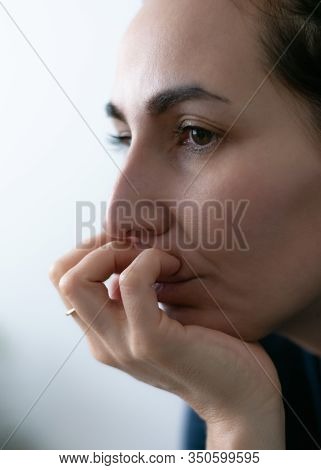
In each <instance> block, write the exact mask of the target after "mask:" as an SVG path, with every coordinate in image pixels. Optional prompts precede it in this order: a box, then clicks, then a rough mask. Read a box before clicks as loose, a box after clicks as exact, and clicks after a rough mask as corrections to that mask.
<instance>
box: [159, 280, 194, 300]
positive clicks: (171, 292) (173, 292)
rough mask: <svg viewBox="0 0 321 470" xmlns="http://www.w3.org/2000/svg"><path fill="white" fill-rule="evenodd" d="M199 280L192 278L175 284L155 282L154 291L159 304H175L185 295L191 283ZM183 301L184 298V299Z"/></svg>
mask: <svg viewBox="0 0 321 470" xmlns="http://www.w3.org/2000/svg"><path fill="white" fill-rule="evenodd" d="M195 279H197V278H196V277H191V278H188V279H185V280H181V281H174V282H155V283H154V289H155V292H156V295H157V300H158V301H159V302H168V303H171V302H174V301H177V300H178V298H179V297H180V296H183V295H184V290H186V288H188V287H189V285H190V283H191V282H192V281H194V280H195ZM182 300H183V297H182Z"/></svg>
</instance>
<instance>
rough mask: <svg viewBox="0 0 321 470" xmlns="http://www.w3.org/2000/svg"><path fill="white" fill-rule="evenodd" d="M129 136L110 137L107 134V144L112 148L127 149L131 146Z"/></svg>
mask: <svg viewBox="0 0 321 470" xmlns="http://www.w3.org/2000/svg"><path fill="white" fill-rule="evenodd" d="M131 139H132V138H131V135H129V134H120V135H112V134H109V135H108V136H107V142H108V143H109V144H110V145H112V146H114V147H123V146H126V147H129V146H130V144H131Z"/></svg>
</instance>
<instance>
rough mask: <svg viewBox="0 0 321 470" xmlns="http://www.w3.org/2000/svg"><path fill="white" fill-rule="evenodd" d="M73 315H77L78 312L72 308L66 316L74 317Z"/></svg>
mask: <svg viewBox="0 0 321 470" xmlns="http://www.w3.org/2000/svg"><path fill="white" fill-rule="evenodd" d="M73 313H76V310H75V309H74V308H71V309H70V310H68V312H66V315H67V316H69V315H72V314H73Z"/></svg>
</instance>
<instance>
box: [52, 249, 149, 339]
mask: <svg viewBox="0 0 321 470" xmlns="http://www.w3.org/2000/svg"><path fill="white" fill-rule="evenodd" d="M140 251H141V250H139V249H137V248H135V247H133V246H132V245H130V244H129V243H123V242H115V241H114V242H110V243H108V244H107V245H104V246H102V247H99V248H97V249H96V250H94V251H92V252H91V253H89V254H88V255H87V256H86V257H85V258H83V259H82V260H81V261H80V262H79V263H78V264H77V265H76V266H74V267H73V268H72V269H70V270H69V271H68V272H67V273H66V274H65V275H64V276H63V277H62V278H61V280H60V282H59V289H60V291H61V292H62V295H63V296H64V297H65V298H67V300H68V301H69V302H70V303H71V304H72V305H73V307H74V308H75V309H76V311H77V313H78V314H79V316H80V317H81V318H82V320H84V321H85V322H86V323H87V324H91V325H92V326H93V328H94V329H95V331H97V333H99V334H100V335H104V334H105V332H106V331H107V330H114V329H115V325H116V324H118V323H119V320H121V319H124V318H125V313H124V311H123V306H122V303H121V302H119V301H116V300H112V299H111V298H110V296H109V294H108V290H107V288H106V286H105V284H104V282H105V281H106V279H108V278H109V277H110V276H111V275H112V274H113V273H120V272H121V271H122V270H123V269H124V268H125V267H126V266H128V265H129V264H130V263H131V262H132V261H133V259H134V258H135V257H136V256H137V255H138V253H139V252H140Z"/></svg>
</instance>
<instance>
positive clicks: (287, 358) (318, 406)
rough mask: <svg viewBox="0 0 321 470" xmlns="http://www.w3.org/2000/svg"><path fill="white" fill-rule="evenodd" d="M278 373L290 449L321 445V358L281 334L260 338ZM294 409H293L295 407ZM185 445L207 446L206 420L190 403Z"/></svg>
mask: <svg viewBox="0 0 321 470" xmlns="http://www.w3.org/2000/svg"><path fill="white" fill-rule="evenodd" d="M260 343H261V345H262V346H263V347H264V349H265V350H266V352H267V353H268V354H269V356H270V357H271V359H272V361H273V363H274V365H275V367H276V369H277V371H278V374H279V378H280V382H281V386H282V394H283V397H284V400H283V404H284V410H285V433H286V448H287V449H301V450H306V449H320V448H321V359H320V357H318V356H315V355H313V354H311V353H309V352H307V351H305V350H304V349H302V348H300V347H299V346H297V345H295V344H294V343H292V342H291V341H289V340H287V339H285V338H282V337H281V336H278V335H274V334H273V335H269V336H267V337H266V338H264V339H262V340H261V341H260ZM293 410H294V411H293ZM184 425H185V426H184V434H183V440H182V449H191V450H192V449H195V450H196V449H199V450H204V449H205V448H206V427H205V423H204V421H203V420H202V419H201V418H200V417H199V416H198V415H197V414H196V413H195V412H194V410H192V409H191V408H189V407H187V409H186V416H185V423H184Z"/></svg>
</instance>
